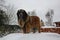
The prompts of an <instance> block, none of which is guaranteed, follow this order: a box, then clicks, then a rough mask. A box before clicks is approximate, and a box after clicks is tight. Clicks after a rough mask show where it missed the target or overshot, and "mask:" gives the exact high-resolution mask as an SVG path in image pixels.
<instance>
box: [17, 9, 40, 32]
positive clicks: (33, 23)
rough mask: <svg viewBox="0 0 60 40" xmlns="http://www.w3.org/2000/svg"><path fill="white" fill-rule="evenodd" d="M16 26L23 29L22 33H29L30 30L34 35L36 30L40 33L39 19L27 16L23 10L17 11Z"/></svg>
mask: <svg viewBox="0 0 60 40" xmlns="http://www.w3.org/2000/svg"><path fill="white" fill-rule="evenodd" d="M17 17H18V24H19V26H20V27H21V28H22V29H23V32H24V33H29V32H30V31H31V30H32V32H33V33H35V30H36V29H37V30H38V32H39V33H40V28H41V25H40V18H39V17H37V16H29V15H28V14H27V12H26V11H25V10H23V9H19V10H18V11H17Z"/></svg>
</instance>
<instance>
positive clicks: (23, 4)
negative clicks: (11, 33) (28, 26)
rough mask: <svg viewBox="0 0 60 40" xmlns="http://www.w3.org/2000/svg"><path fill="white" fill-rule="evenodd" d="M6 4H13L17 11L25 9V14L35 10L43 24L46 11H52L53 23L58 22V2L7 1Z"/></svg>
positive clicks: (59, 15)
mask: <svg viewBox="0 0 60 40" xmlns="http://www.w3.org/2000/svg"><path fill="white" fill-rule="evenodd" d="M7 2H8V3H10V4H14V6H15V7H16V8H17V9H25V10H26V11H27V12H28V11H32V10H35V11H36V13H37V15H38V16H39V17H40V18H41V19H42V20H43V21H44V22H45V21H46V18H45V14H46V13H47V11H48V10H49V9H53V10H54V17H53V21H60V18H59V17H60V0H7ZM15 14H16V13H15Z"/></svg>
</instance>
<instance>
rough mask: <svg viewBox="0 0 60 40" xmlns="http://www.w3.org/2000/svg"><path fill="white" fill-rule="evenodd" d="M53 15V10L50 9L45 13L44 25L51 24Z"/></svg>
mask: <svg viewBox="0 0 60 40" xmlns="http://www.w3.org/2000/svg"><path fill="white" fill-rule="evenodd" d="M53 15H54V12H53V10H50V11H48V12H47V14H46V15H45V16H46V19H47V22H46V25H48V26H52V25H53Z"/></svg>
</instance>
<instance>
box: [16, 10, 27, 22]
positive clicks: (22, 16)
mask: <svg viewBox="0 0 60 40" xmlns="http://www.w3.org/2000/svg"><path fill="white" fill-rule="evenodd" d="M27 16H28V14H27V12H26V11H25V10H23V9H20V10H18V11H17V17H18V20H19V19H23V21H26V19H27Z"/></svg>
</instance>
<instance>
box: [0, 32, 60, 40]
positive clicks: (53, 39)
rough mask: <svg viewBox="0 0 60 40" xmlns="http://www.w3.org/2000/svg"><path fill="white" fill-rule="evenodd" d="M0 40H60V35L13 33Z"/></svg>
mask: <svg viewBox="0 0 60 40" xmlns="http://www.w3.org/2000/svg"><path fill="white" fill-rule="evenodd" d="M0 40H60V34H57V33H29V34H23V33H12V34H9V35H7V36H5V37H2V38H0Z"/></svg>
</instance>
